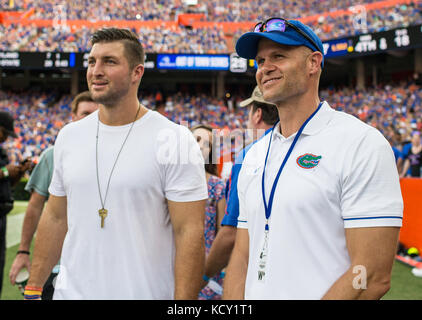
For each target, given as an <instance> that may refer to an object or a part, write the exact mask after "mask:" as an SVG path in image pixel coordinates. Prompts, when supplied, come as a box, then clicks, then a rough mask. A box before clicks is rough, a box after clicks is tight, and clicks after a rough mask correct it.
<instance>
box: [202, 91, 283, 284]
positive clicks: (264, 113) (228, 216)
mask: <svg viewBox="0 0 422 320" xmlns="http://www.w3.org/2000/svg"><path fill="white" fill-rule="evenodd" d="M239 106H240V107H248V108H249V113H248V122H247V129H249V130H248V133H251V136H252V139H253V140H254V141H253V142H252V143H250V144H249V145H248V146H246V147H245V148H244V149H243V150H241V151H240V152H239V153H238V154H237V156H236V158H235V162H234V165H233V167H232V171H231V174H230V178H229V180H228V181H227V187H226V203H227V205H226V213H225V215H224V218H223V221H222V222H221V228H220V230H219V232H218V233H217V236H216V238H215V240H214V242H213V244H212V247H211V249H210V252H209V255H208V258H207V260H206V262H205V275H204V277H203V280H204V282H203V286H205V285H206V284H207V282H208V280H209V279H210V278H212V277H213V276H214V275H215V274H217V273H218V272H220V271H221V270H223V269H224V268H225V267H226V266H227V264H228V262H229V259H230V255H231V252H232V250H233V246H234V241H235V238H236V227H237V218H238V216H239V199H238V197H237V178H238V175H239V172H240V169H241V167H242V162H243V159H244V158H245V155H246V153H247V152H248V150H249V149H250V147H251V146H252V145H253V144H254V143H255V142H256V141H258V140H259V139H261V138H262V137H263V136H265V135H266V134H267V133H269V132H271V130H272V128H273V127H274V125H275V124H276V123H277V122H278V120H279V119H278V112H277V108H276V107H275V105H273V104H271V103H269V102H267V101H265V100H264V98H263V97H262V93H261V91H260V90H259V88H258V86H256V87H255V89H254V91H253V93H252V95H251V97H250V98H248V99H246V100H244V101H242V102H240V104H239Z"/></svg>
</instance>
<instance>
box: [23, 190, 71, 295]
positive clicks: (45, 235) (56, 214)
mask: <svg viewBox="0 0 422 320" xmlns="http://www.w3.org/2000/svg"><path fill="white" fill-rule="evenodd" d="M66 232H67V198H66V197H56V196H53V195H50V198H49V199H48V202H47V205H46V207H45V210H44V212H43V214H42V215H41V219H40V223H39V226H38V233H37V237H36V239H35V248H34V257H33V260H32V267H31V273H30V277H29V280H28V285H29V286H32V287H43V286H44V283H45V282H46V281H47V278H48V276H49V275H50V273H51V270H52V269H53V267H54V265H55V264H56V263H57V261H59V258H60V254H61V250H62V246H63V241H64V238H65V235H66Z"/></svg>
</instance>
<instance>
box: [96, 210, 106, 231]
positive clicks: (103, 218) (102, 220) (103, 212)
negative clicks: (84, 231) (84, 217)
mask: <svg viewBox="0 0 422 320" xmlns="http://www.w3.org/2000/svg"><path fill="white" fill-rule="evenodd" d="M98 214H99V215H100V217H101V228H104V220H105V218H106V217H107V210H106V209H104V208H102V209H100V210H98Z"/></svg>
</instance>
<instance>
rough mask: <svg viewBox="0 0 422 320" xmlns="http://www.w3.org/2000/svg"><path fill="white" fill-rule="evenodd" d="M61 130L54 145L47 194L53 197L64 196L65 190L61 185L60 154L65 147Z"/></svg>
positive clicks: (62, 184)
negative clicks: (52, 166) (51, 170)
mask: <svg viewBox="0 0 422 320" xmlns="http://www.w3.org/2000/svg"><path fill="white" fill-rule="evenodd" d="M63 140H64V139H63V129H62V130H61V131H60V132H59V134H58V135H57V139H56V143H55V145H54V160H53V162H54V169H53V177H52V178H51V183H50V187H49V188H48V192H49V193H50V194H52V195H53V196H57V197H64V196H66V190H65V187H64V183H63V169H62V161H61V158H62V153H63V147H64V145H65V143H64V141H63Z"/></svg>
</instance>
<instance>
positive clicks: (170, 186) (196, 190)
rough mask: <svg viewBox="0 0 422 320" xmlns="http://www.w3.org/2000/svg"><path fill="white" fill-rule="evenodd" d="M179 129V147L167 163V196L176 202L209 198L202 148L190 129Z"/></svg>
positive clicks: (173, 151)
mask: <svg viewBox="0 0 422 320" xmlns="http://www.w3.org/2000/svg"><path fill="white" fill-rule="evenodd" d="M179 129H180V130H179V131H178V135H177V136H178V143H177V147H176V148H172V151H171V152H172V157H171V158H172V159H171V161H170V162H169V163H167V164H165V186H164V192H165V197H166V199H168V200H170V201H175V202H189V201H198V200H204V199H208V187H207V181H206V177H205V167H204V159H203V157H202V154H201V150H200V149H199V146H198V143H197V142H196V141H195V138H194V137H193V135H192V133H191V132H190V131H189V129H187V128H185V127H183V126H179Z"/></svg>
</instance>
